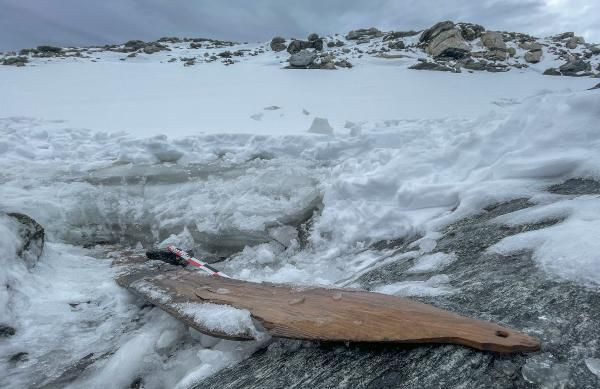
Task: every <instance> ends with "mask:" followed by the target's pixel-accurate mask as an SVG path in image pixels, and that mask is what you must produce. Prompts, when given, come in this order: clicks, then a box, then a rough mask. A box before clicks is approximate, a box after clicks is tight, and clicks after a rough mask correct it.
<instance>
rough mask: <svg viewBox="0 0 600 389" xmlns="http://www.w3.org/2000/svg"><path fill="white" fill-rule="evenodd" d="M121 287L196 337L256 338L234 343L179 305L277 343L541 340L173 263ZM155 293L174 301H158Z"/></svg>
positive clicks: (507, 344)
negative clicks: (209, 312) (259, 329)
mask: <svg viewBox="0 0 600 389" xmlns="http://www.w3.org/2000/svg"><path fill="white" fill-rule="evenodd" d="M130 260H133V258H130ZM122 262H125V263H126V262H127V261H122ZM117 282H118V283H119V284H120V285H121V286H123V287H126V288H128V289H130V290H132V291H133V292H134V293H136V294H138V295H140V296H141V297H143V298H145V299H147V300H149V301H150V302H152V303H153V304H155V305H157V306H158V307H160V308H162V309H164V310H165V311H167V312H169V313H171V314H172V315H174V316H175V317H176V318H178V319H179V320H182V321H183V322H185V323H186V324H188V325H190V326H191V327H193V328H195V329H197V330H198V331H200V332H203V333H206V334H209V335H212V336H218V337H223V338H229V339H238V340H242V339H253V336H252V335H251V334H236V335H234V336H232V335H231V334H225V333H221V332H219V331H214V330H210V329H207V328H205V327H204V326H203V325H202V324H201V323H198V322H197V321H195V320H193V318H190V317H189V316H185V315H182V314H181V312H180V311H178V310H177V309H176V307H177V306H178V304H181V303H197V304H201V303H214V304H222V305H229V306H232V307H235V308H240V309H246V310H248V311H249V312H250V314H251V315H252V317H253V318H254V319H256V320H258V321H259V322H260V323H261V324H262V325H263V326H264V328H265V329H266V330H267V331H268V332H269V333H270V334H271V335H272V336H276V337H284V338H293V339H307V340H321V341H351V342H397V343H453V344H460V345H464V346H468V347H473V348H475V349H479V350H489V351H495V352H527V351H537V350H539V348H540V344H539V342H538V341H537V340H536V339H534V338H532V337H530V336H528V335H526V334H523V333H521V332H518V331H515V330H513V329H510V328H506V327H502V326H499V325H497V324H494V323H491V322H487V321H482V320H476V319H471V318H467V317H464V316H460V315H457V314H454V313H452V312H449V311H445V310H442V309H439V308H436V307H433V306H431V305H427V304H422V303H419V302H416V301H413V300H410V299H406V298H401V297H396V296H389V295H385V294H379V293H372V292H366V291H360V290H354V289H339V288H336V289H329V288H322V287H305V286H302V287H300V286H294V285H288V284H271V283H254V282H247V281H241V280H236V279H228V278H220V277H211V276H205V275H203V274H201V273H200V272H196V271H189V270H186V269H182V268H177V267H174V266H171V265H168V264H154V265H153V266H143V267H140V268H135V267H132V268H131V271H126V272H125V273H122V274H121V275H120V276H119V277H118V278H117ZM140 285H144V286H146V287H145V288H141V287H140ZM147 286H151V288H152V290H153V291H154V293H150V292H149V291H148V288H147ZM156 291H160V292H161V293H162V294H163V295H165V296H169V299H164V298H157V294H156ZM167 300H168V301H167Z"/></svg>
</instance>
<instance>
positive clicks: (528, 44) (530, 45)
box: [519, 42, 542, 51]
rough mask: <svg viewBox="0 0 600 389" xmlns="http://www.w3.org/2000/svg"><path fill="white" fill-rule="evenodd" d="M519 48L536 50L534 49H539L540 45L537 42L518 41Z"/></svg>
mask: <svg viewBox="0 0 600 389" xmlns="http://www.w3.org/2000/svg"><path fill="white" fill-rule="evenodd" d="M519 48H521V49H523V50H529V51H536V50H541V49H542V45H540V44H539V43H537V42H521V43H519Z"/></svg>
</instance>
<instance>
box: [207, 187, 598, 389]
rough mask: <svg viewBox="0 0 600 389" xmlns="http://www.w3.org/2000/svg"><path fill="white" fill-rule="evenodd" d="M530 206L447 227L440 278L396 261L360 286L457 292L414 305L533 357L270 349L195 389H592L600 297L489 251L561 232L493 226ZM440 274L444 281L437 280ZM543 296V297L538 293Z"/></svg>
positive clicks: (395, 349)
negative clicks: (530, 339) (533, 340)
mask: <svg viewBox="0 0 600 389" xmlns="http://www.w3.org/2000/svg"><path fill="white" fill-rule="evenodd" d="M548 191H549V192H552V193H555V194H561V195H567V196H576V195H586V194H591V195H596V194H598V193H600V183H599V182H597V181H594V180H589V179H571V180H568V181H566V182H564V183H562V184H559V185H554V186H552V187H550V188H548ZM532 205H533V204H532V203H530V202H529V200H528V199H515V200H512V201H508V202H504V203H500V204H496V205H492V206H489V207H487V208H486V209H485V211H484V212H483V213H481V214H479V215H476V216H473V217H469V218H466V219H463V220H461V221H458V222H456V223H454V224H452V225H450V226H448V227H447V228H446V229H445V230H444V231H443V236H442V237H441V238H440V239H439V240H438V242H437V246H436V247H435V249H434V251H435V252H443V253H454V254H455V255H456V257H457V259H456V261H454V262H453V263H451V264H450V265H448V266H447V267H446V268H444V269H443V271H440V270H436V271H429V272H422V273H418V274H415V273H411V272H410V271H408V269H409V268H410V267H411V266H412V265H413V264H414V262H413V260H410V259H409V260H402V259H399V260H397V261H395V262H393V263H390V264H388V265H385V266H383V267H380V268H376V269H373V270H372V271H370V272H368V273H366V274H364V275H362V276H361V277H359V278H358V279H357V281H356V283H355V285H358V286H361V287H363V288H366V289H373V288H375V287H377V286H378V285H381V284H390V283H393V282H397V281H416V282H419V281H424V280H431V279H436V278H437V281H436V282H437V284H438V285H437V286H441V287H449V288H450V289H451V290H452V292H450V293H445V294H440V295H438V296H429V297H418V298H417V299H418V300H420V301H423V302H427V303H431V304H434V305H436V306H439V307H442V308H445V309H449V310H452V311H456V312H459V313H461V314H464V315H468V316H475V317H479V318H482V319H486V320H494V321H497V322H500V323H502V324H503V325H508V326H514V327H516V328H519V329H521V330H524V331H525V332H527V333H529V334H532V335H534V336H537V337H538V338H540V340H541V341H542V350H541V351H540V352H539V353H535V354H526V355H524V354H512V355H499V354H493V353H484V352H478V351H474V350H470V349H467V348H464V347H460V346H449V345H445V346H406V347H403V346H392V345H387V346H376V345H342V344H320V345H319V344H312V343H301V342H297V341H290V340H277V341H275V342H274V343H272V344H271V345H270V346H269V347H268V348H267V349H265V350H263V351H261V352H258V353H256V354H254V355H253V356H252V357H250V358H249V359H247V360H245V361H243V362H241V363H239V364H237V365H235V366H232V367H230V368H228V369H225V370H223V371H221V372H219V373H217V374H216V375H215V376H212V377H210V378H208V379H206V380H205V381H203V382H202V383H201V384H200V385H199V386H197V387H198V388H200V387H202V388H219V389H221V388H240V387H269V388H287V387H313V388H332V387H352V388H390V387H394V388H414V387H426V388H430V387H431V388H438V387H444V388H458V387H462V388H465V387H469V388H532V387H543V388H593V387H597V384H598V379H599V377H598V376H596V374H597V372H594V371H593V369H591V368H590V367H589V366H591V365H590V364H591V363H592V362H594V361H595V360H596V359H595V358H597V344H598V342H600V331H599V330H598V328H597V326H596V325H595V324H594V323H597V322H598V320H600V311H598V310H597V309H595V307H597V306H598V305H599V304H600V295H599V294H598V291H597V290H595V289H590V288H586V287H584V286H581V285H580V284H577V283H572V282H569V281H564V280H560V279H555V278H554V277H552V276H550V275H549V274H546V273H544V271H543V270H541V269H540V268H539V267H538V266H537V265H536V263H535V261H534V260H533V259H532V254H531V253H530V252H521V253H517V254H512V255H507V256H503V255H499V254H494V253H490V252H487V251H486V250H487V248H488V247H490V246H491V245H493V244H495V243H497V242H498V241H500V240H501V239H502V238H504V237H507V236H511V235H514V234H517V233H520V232H523V231H533V230H538V229H543V228H546V227H549V226H552V225H554V224H556V223H560V222H561V220H560V219H551V220H546V221H543V222H540V223H535V224H523V225H519V226H514V227H507V226H504V225H502V224H499V223H497V222H495V220H494V219H495V218H496V217H499V216H501V215H505V214H509V213H511V212H515V211H518V210H521V209H525V208H528V207H531V206H532ZM417 238H418V237H413V238H408V239H399V240H393V241H386V242H380V244H378V245H375V246H373V248H377V249H380V250H382V252H385V253H388V255H390V256H394V255H398V256H399V255H401V254H402V253H405V252H407V251H410V250H411V249H410V245H411V243H412V242H413V241H414V240H415V239H417ZM440 272H441V273H443V274H439V273H440ZM540 290H543V291H544V293H539V291H540Z"/></svg>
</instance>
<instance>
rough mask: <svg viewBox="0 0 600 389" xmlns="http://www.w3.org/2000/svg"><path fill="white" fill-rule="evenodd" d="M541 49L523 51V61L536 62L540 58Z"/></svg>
mask: <svg viewBox="0 0 600 389" xmlns="http://www.w3.org/2000/svg"><path fill="white" fill-rule="evenodd" d="M542 55H543V53H542V50H533V51H528V52H526V53H525V56H524V58H525V61H526V62H529V63H538V62H540V60H541V59H542Z"/></svg>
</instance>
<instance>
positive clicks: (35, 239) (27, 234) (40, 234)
mask: <svg viewBox="0 0 600 389" xmlns="http://www.w3.org/2000/svg"><path fill="white" fill-rule="evenodd" d="M8 216H10V217H11V218H13V219H14V220H15V221H16V222H17V228H18V230H17V234H18V235H19V237H20V238H21V242H20V245H19V247H18V249H17V255H18V256H19V257H20V258H21V259H23V261H24V262H25V264H26V265H27V267H28V268H32V267H34V266H35V264H36V263H37V261H38V260H39V258H40V256H41V255H42V250H43V249H44V236H45V234H44V228H43V227H42V226H41V225H40V224H39V223H38V222H36V221H35V220H33V219H32V218H31V217H29V216H27V215H25V214H22V213H9V214H8Z"/></svg>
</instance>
